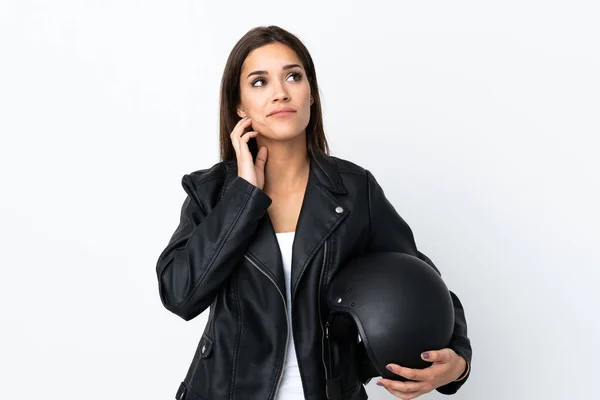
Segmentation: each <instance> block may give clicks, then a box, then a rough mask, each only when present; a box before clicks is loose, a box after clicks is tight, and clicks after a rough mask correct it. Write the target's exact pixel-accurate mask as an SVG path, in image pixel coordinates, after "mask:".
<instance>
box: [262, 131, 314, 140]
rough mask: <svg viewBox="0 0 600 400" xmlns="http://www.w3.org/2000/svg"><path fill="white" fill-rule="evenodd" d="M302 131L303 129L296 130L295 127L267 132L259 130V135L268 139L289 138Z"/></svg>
mask: <svg viewBox="0 0 600 400" xmlns="http://www.w3.org/2000/svg"><path fill="white" fill-rule="evenodd" d="M303 133H304V131H300V132H298V131H297V130H295V129H276V130H272V131H269V132H264V133H263V132H261V136H263V137H265V138H267V139H269V140H291V139H294V138H296V137H298V136H300V135H302V134H303Z"/></svg>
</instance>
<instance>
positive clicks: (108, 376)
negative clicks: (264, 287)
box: [0, 0, 600, 400]
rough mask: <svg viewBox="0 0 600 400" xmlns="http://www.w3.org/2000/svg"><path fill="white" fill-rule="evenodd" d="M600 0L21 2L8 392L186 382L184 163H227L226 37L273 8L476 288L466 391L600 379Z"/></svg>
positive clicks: (352, 152) (377, 391)
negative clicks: (174, 292) (164, 261)
mask: <svg viewBox="0 0 600 400" xmlns="http://www.w3.org/2000/svg"><path fill="white" fill-rule="evenodd" d="M599 15H600V13H599V8H598V6H597V5H596V4H595V2H593V1H587V2H584V1H568V2H567V1H563V2H558V1H532V0H527V1H524V0H519V1H502V2H499V1H498V2H493V3H492V2H484V1H414V0H413V1H397V2H395V1H368V2H350V1H318V2H317V1H315V2H310V1H303V2H281V1H262V0H259V1H254V2H249V1H237V2H233V1H224V2H221V3H219V2H216V1H210V2H209V1H191V0H187V1H156V0H154V1H149V0H145V1H133V0H118V1H91V0H86V1H83V0H78V1H74V0H73V1H67V0H55V1H25V0H19V1H16V0H14V1H5V0H2V1H1V2H0V133H1V134H2V136H1V144H0V174H1V177H0V178H1V185H2V192H1V196H0V199H1V200H0V201H1V202H0V240H1V242H0V243H1V254H0V256H1V268H2V275H1V278H0V304H1V307H2V313H1V315H0V318H1V328H0V335H1V338H0V339H1V340H0V398H2V399H17V398H18V399H38V398H40V399H41V398H44V399H55V398H57V399H58V398H60V399H82V398H85V399H102V400H105V399H145V400H151V399H156V400H159V399H171V398H174V395H175V391H176V389H177V387H178V384H179V382H180V381H181V380H182V379H183V377H184V376H185V372H186V371H187V368H188V365H189V362H190V361H191V359H192V356H193V353H194V350H195V348H196V344H197V340H198V338H199V336H200V334H201V332H202V329H203V327H204V323H205V321H206V317H207V314H208V313H205V314H203V315H201V316H199V317H198V318H196V319H194V320H193V321H190V322H187V323H186V322H184V321H183V320H182V319H180V318H179V317H177V316H175V315H173V314H171V313H169V312H168V311H167V310H166V309H164V308H163V307H162V304H161V302H160V299H159V296H158V289H157V280H156V275H155V266H156V261H157V258H158V256H159V254H160V252H161V251H162V250H163V248H164V247H165V246H166V244H167V242H168V239H169V238H170V236H171V234H172V233H173V231H174V229H175V228H176V227H177V223H178V221H179V212H180V207H181V204H182V202H183V200H184V198H185V192H184V191H183V189H182V188H181V184H180V180H181V176H182V175H183V174H184V173H188V172H191V171H194V170H197V169H202V168H207V167H209V166H211V165H213V164H214V163H216V162H217V161H218V145H217V144H218V143H217V137H218V131H217V128H218V95H219V84H220V79H221V73H222V70H223V67H224V65H225V61H226V58H227V55H228V53H229V51H230V50H231V48H232V47H233V45H234V44H235V42H236V41H237V40H238V39H239V38H240V37H241V36H242V35H243V34H244V33H245V32H246V31H248V30H249V29H250V28H252V27H255V26H258V25H268V24H276V25H279V26H281V27H283V28H285V29H287V30H289V31H291V32H292V33H295V34H297V35H298V36H299V37H300V39H301V40H303V42H304V43H305V44H306V46H307V47H308V49H309V50H310V52H311V54H312V56H313V58H314V61H315V64H316V68H317V76H318V79H319V82H320V87H321V93H322V99H323V110H324V119H325V128H326V133H327V135H328V138H329V141H330V144H331V148H332V154H333V155H335V156H339V157H342V158H347V159H349V160H352V161H354V162H356V163H358V164H360V165H362V166H364V167H366V168H368V169H370V170H371V171H372V172H373V173H374V175H375V176H376V177H377V179H378V180H379V182H380V183H381V185H382V186H383V188H384V190H385V191H386V194H387V195H388V197H389V198H390V200H391V201H392V202H393V204H394V205H395V206H396V208H397V210H398V211H399V213H400V214H401V215H402V216H403V217H404V218H405V219H406V221H407V222H408V223H409V224H410V226H411V227H412V229H413V231H414V233H415V237H416V241H417V245H418V246H419V248H420V250H421V251H423V252H424V253H425V254H427V255H428V256H430V257H431V258H432V260H433V261H434V262H435V263H436V264H437V266H438V267H439V268H440V269H441V271H442V274H443V276H444V278H445V280H446V282H447V284H448V285H449V287H450V288H451V289H452V290H453V291H455V292H456V293H457V294H458V295H459V297H460V298H461V300H462V302H463V303H464V306H465V310H466V315H467V321H468V326H469V336H470V337H471V340H472V345H473V350H474V355H473V371H472V375H471V377H470V379H469V381H468V383H467V384H466V385H465V386H464V387H463V388H462V389H461V390H460V392H459V393H458V394H457V395H455V396H454V398H457V399H468V400H475V399H477V400H479V399H486V400H501V399H502V400H504V399H532V400H537V399H566V398H569V399H597V398H598V397H597V396H598V394H597V375H598V373H599V372H600V370H599V367H598V359H599V357H600V354H599V351H598V339H599V338H600V323H599V322H598V315H599V314H600V313H599V312H598V308H599V306H600V301H599V298H600V297H599V294H598V289H599V286H600V273H599V267H600V257H599V255H598V251H597V250H598V241H599V240H598V239H599V236H600V235H599V234H598V226H599V223H600V213H599V211H598V204H600V188H599V179H598V172H599V171H600V162H599V161H598V150H599V146H598V144H599V140H598V135H599V134H600V121H599V111H600V43H599V38H600V28H599V26H600V25H599V24H598V19H599ZM374 382H375V380H374V381H373V382H372V383H371V384H370V385H369V386H368V387H367V389H368V392H369V394H370V397H371V398H372V399H392V398H394V397H393V396H392V395H391V394H389V393H388V392H387V391H386V390H385V389H383V388H380V387H378V386H376V385H375V384H374ZM443 397H444V396H442V395H437V394H430V395H427V396H425V397H424V398H428V399H441V398H443Z"/></svg>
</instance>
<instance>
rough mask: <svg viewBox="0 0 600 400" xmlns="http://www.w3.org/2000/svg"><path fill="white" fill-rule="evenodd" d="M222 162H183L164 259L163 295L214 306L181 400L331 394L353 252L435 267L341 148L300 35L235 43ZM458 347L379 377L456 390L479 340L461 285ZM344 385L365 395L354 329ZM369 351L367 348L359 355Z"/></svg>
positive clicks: (225, 88) (197, 307)
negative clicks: (336, 295) (330, 342)
mask: <svg viewBox="0 0 600 400" xmlns="http://www.w3.org/2000/svg"><path fill="white" fill-rule="evenodd" d="M220 114H221V124H220V144H221V159H222V161H221V162H219V163H218V164H216V165H214V166H212V167H211V168H208V169H204V170H199V171H195V172H192V173H189V174H185V175H184V176H183V178H182V185H183V188H184V189H185V191H186V193H187V198H186V199H185V201H184V203H183V206H182V209H181V220H180V223H179V226H178V227H177V229H176V231H175V233H174V234H173V236H172V237H171V240H170V242H169V244H168V245H167V247H166V248H165V249H164V251H163V252H162V253H161V254H160V257H159V260H158V263H157V275H158V281H159V291H160V297H161V300H162V302H163V304H164V306H165V307H166V308H167V309H169V310H170V311H172V312H173V313H175V314H177V315H179V316H181V317H182V318H183V319H185V320H190V319H192V318H194V317H196V316H197V315H199V314H200V313H202V312H203V311H204V310H206V309H207V308H209V307H210V315H209V319H208V323H207V325H206V328H205V330H204V333H203V335H202V338H201V339H200V342H199V344H198V348H197V350H196V353H195V355H194V358H193V360H192V363H191V366H190V368H189V370H188V373H187V376H186V377H185V379H184V380H183V382H182V383H181V385H180V387H179V390H178V392H177V399H179V400H181V399H187V400H190V399H191V400H221V399H223V400H225V399H244V400H245V399H252V400H254V399H257V400H258V399H260V400H263V399H278V400H297V399H311V400H324V399H326V398H327V397H326V391H325V366H324V357H323V355H322V337H323V323H324V321H325V319H326V317H327V315H328V310H327V307H326V304H325V302H324V300H323V297H324V293H325V289H326V287H327V285H328V283H329V282H330V280H331V277H332V276H334V275H335V273H336V271H339V269H340V268H343V266H344V263H345V262H346V261H347V260H349V259H350V258H352V257H353V256H356V255H359V254H362V253H368V252H381V251H394V252H403V253H407V254H412V255H414V256H417V257H419V258H421V259H423V260H425V261H426V262H428V263H429V264H431V265H433V263H432V262H431V260H429V259H428V258H427V257H426V256H425V255H423V254H422V253H421V252H419V251H418V250H417V248H416V245H415V242H414V239H413V235H412V232H411V229H410V228H409V226H408V225H407V224H406V223H405V222H404V220H403V219H402V218H401V217H400V216H399V215H398V214H397V212H396V211H395V209H394V207H393V206H392V205H391V204H390V202H389V201H388V200H387V199H386V197H385V195H384V192H383V190H382V188H381V187H380V186H379V184H378V183H377V181H376V180H375V178H374V177H373V175H371V174H370V173H369V171H367V170H365V169H363V168H361V167H360V166H358V165H356V164H353V163H351V162H349V161H346V160H342V159H340V158H336V157H332V156H330V155H329V150H328V146H327V141H326V139H325V134H324V131H323V121H322V114H321V103H320V99H319V92H318V85H317V76H316V73H315V67H314V65H313V61H312V58H311V56H310V54H309V53H308V51H307V49H306V48H305V47H304V45H303V44H302V43H301V42H300V40H299V39H298V38H296V37H295V36H294V35H292V34H290V33H289V32H287V31H285V30H283V29H281V28H278V27H275V26H270V27H260V28H255V29H252V30H251V31H249V32H248V33H247V34H246V35H245V36H244V37H242V38H241V39H240V40H239V42H238V43H237V44H236V45H235V47H234V48H233V50H232V51H231V54H230V56H229V59H228V61H227V65H226V67H225V71H224V74H223V80H222V87H221V107H220ZM451 294H452V299H453V302H454V306H455V319H456V322H455V329H454V333H453V338H452V342H451V346H450V348H447V349H442V350H436V351H433V350H432V351H430V352H427V353H428V354H425V353H424V355H423V357H424V358H426V359H427V360H428V361H432V362H433V364H432V365H431V366H430V367H428V368H426V369H424V370H412V369H406V368H403V367H401V366H398V365H395V364H391V365H390V366H389V367H390V368H391V369H392V371H393V372H395V373H397V374H399V375H402V376H404V377H407V378H409V379H411V380H413V381H412V382H410V381H407V382H401V381H390V380H380V382H379V383H380V384H381V385H382V386H384V387H385V388H386V389H387V390H388V391H389V392H390V393H392V394H394V395H395V396H396V397H399V398H402V399H412V398H416V397H418V396H420V395H422V394H424V393H427V392H430V391H432V390H434V389H437V390H438V391H439V392H441V393H445V394H452V393H455V392H456V391H457V390H458V389H459V387H460V386H461V385H462V384H464V382H465V380H466V378H467V376H468V375H469V363H470V360H471V346H470V342H469V339H468V337H467V325H466V320H465V316H464V311H463V307H462V305H461V303H460V301H459V299H458V298H457V297H456V296H455V295H454V294H453V293H451ZM348 343H351V345H349V346H348V349H347V351H343V352H342V353H343V354H344V355H345V356H344V357H346V362H344V363H343V368H344V372H343V374H342V382H341V383H340V384H341V389H342V397H343V398H344V399H351V400H352V399H356V400H358V399H366V398H367V395H366V392H365V389H364V386H363V384H365V383H366V382H368V380H369V378H370V377H369V376H365V375H364V374H363V373H362V372H361V369H360V368H359V366H360V365H361V362H364V360H361V357H364V353H361V352H360V351H359V347H360V346H361V343H357V341H349V342H348ZM361 354H363V355H361Z"/></svg>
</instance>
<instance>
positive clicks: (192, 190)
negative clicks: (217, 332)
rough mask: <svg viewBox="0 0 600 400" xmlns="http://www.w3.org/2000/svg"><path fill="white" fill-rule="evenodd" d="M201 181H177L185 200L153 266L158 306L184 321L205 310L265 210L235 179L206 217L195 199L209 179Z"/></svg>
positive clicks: (252, 189)
mask: <svg viewBox="0 0 600 400" xmlns="http://www.w3.org/2000/svg"><path fill="white" fill-rule="evenodd" d="M204 181H205V182H206V183H205V184H203V183H200V184H198V185H197V187H196V184H194V182H193V181H192V178H191V177H190V176H189V175H188V174H186V175H184V176H183V178H182V180H181V184H182V186H183V188H184V190H185V191H186V193H187V194H188V196H187V198H186V199H185V201H184V203H183V206H182V208H181V218H180V222H179V226H178V227H177V229H176V230H175V233H174V234H173V235H172V237H171V239H170V241H169V244H168V245H167V247H166V248H165V249H164V250H163V252H162V253H161V254H160V256H159V259H158V262H157V265H156V273H157V276H158V284H159V293H160V298H161V301H162V303H163V305H164V306H165V307H166V308H167V309H168V310H170V311H172V312H173V313H175V314H177V315H179V316H180V317H181V318H183V319H185V320H186V321H188V320H190V319H192V318H194V317H196V316H197V315H199V314H200V313H202V311H204V310H205V309H206V308H208V307H209V306H210V304H211V303H212V301H213V299H214V297H215V296H216V295H217V293H218V291H219V290H220V289H221V286H222V284H223V283H224V282H225V280H226V279H227V278H228V277H229V275H230V274H231V273H232V272H233V270H234V268H235V267H236V265H237V264H238V262H239V260H240V259H241V258H242V257H243V256H244V252H245V250H246V248H247V246H248V244H249V241H250V239H251V238H252V235H253V233H254V231H255V230H256V227H257V226H258V221H259V220H260V219H261V218H262V217H263V215H264V214H265V212H266V211H267V208H268V207H269V205H270V204H271V199H270V198H269V196H267V195H266V194H265V193H264V192H263V191H262V190H260V189H259V188H258V187H256V186H254V185H252V184H250V183H249V182H248V181H246V180H244V179H243V178H240V177H235V178H234V180H233V181H232V184H231V187H230V188H229V189H228V190H227V191H226V192H225V194H224V195H223V197H222V198H221V199H220V200H218V202H217V204H216V205H215V207H214V208H213V209H212V210H210V211H209V212H206V211H205V210H204V208H203V207H202V205H201V202H200V200H199V197H198V193H199V192H201V191H202V190H203V187H204V185H207V186H209V185H211V184H214V181H215V178H213V179H209V178H207V179H204ZM206 190H208V191H210V189H208V188H207V189H206ZM197 191H198V192H197Z"/></svg>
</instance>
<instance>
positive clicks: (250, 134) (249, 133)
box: [240, 131, 258, 143]
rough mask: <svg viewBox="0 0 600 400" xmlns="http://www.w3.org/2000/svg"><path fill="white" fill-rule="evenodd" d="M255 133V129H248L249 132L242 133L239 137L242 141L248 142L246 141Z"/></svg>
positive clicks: (255, 134) (254, 135) (256, 133)
mask: <svg viewBox="0 0 600 400" xmlns="http://www.w3.org/2000/svg"><path fill="white" fill-rule="evenodd" d="M257 135H258V132H256V131H249V132H246V133H244V134H243V135H242V136H241V138H240V139H241V142H242V143H248V141H250V139H251V138H253V137H256V136H257Z"/></svg>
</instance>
